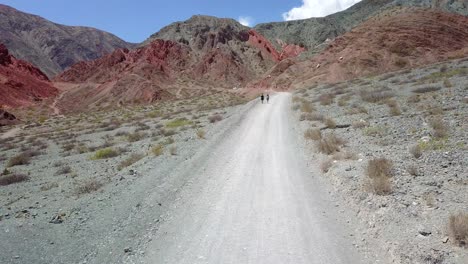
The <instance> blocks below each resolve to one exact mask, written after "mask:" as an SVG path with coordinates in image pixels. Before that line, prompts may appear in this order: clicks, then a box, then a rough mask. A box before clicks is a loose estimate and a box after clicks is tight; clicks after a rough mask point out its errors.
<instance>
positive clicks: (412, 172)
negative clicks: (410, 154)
mask: <svg viewBox="0 0 468 264" xmlns="http://www.w3.org/2000/svg"><path fill="white" fill-rule="evenodd" d="M406 171H407V172H408V173H409V174H410V175H411V176H418V175H419V169H418V167H416V166H415V165H411V166H409V167H408V168H407V169H406Z"/></svg>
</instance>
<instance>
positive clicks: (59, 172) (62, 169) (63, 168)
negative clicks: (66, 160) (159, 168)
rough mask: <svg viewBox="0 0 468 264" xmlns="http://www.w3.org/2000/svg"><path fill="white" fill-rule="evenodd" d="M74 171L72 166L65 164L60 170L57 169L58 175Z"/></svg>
mask: <svg viewBox="0 0 468 264" xmlns="http://www.w3.org/2000/svg"><path fill="white" fill-rule="evenodd" d="M71 172H72V168H71V167H70V166H63V167H60V168H59V169H58V170H57V173H56V174H57V175H63V174H69V173H71Z"/></svg>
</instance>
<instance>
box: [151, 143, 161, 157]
mask: <svg viewBox="0 0 468 264" xmlns="http://www.w3.org/2000/svg"><path fill="white" fill-rule="evenodd" d="M151 152H152V153H153V155H155V156H161V155H162V154H163V153H164V145H161V144H159V145H156V146H154V147H153V148H151Z"/></svg>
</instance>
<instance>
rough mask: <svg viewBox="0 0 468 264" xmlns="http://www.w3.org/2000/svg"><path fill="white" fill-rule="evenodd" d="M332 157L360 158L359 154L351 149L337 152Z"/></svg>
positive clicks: (343, 158) (338, 158)
mask: <svg viewBox="0 0 468 264" xmlns="http://www.w3.org/2000/svg"><path fill="white" fill-rule="evenodd" d="M332 158H333V159H334V160H357V159H359V156H358V155H357V154H356V153H354V152H350V151H343V152H336V153H335V154H333V156H332Z"/></svg>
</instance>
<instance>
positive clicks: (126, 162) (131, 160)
mask: <svg viewBox="0 0 468 264" xmlns="http://www.w3.org/2000/svg"><path fill="white" fill-rule="evenodd" d="M144 157H145V155H143V154H137V153H133V154H132V155H131V156H130V157H128V158H127V159H125V160H123V161H122V162H120V164H119V166H118V167H117V169H118V170H122V169H124V168H126V167H128V166H131V165H132V164H134V163H136V162H138V161H139V160H141V159H142V158H144Z"/></svg>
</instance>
